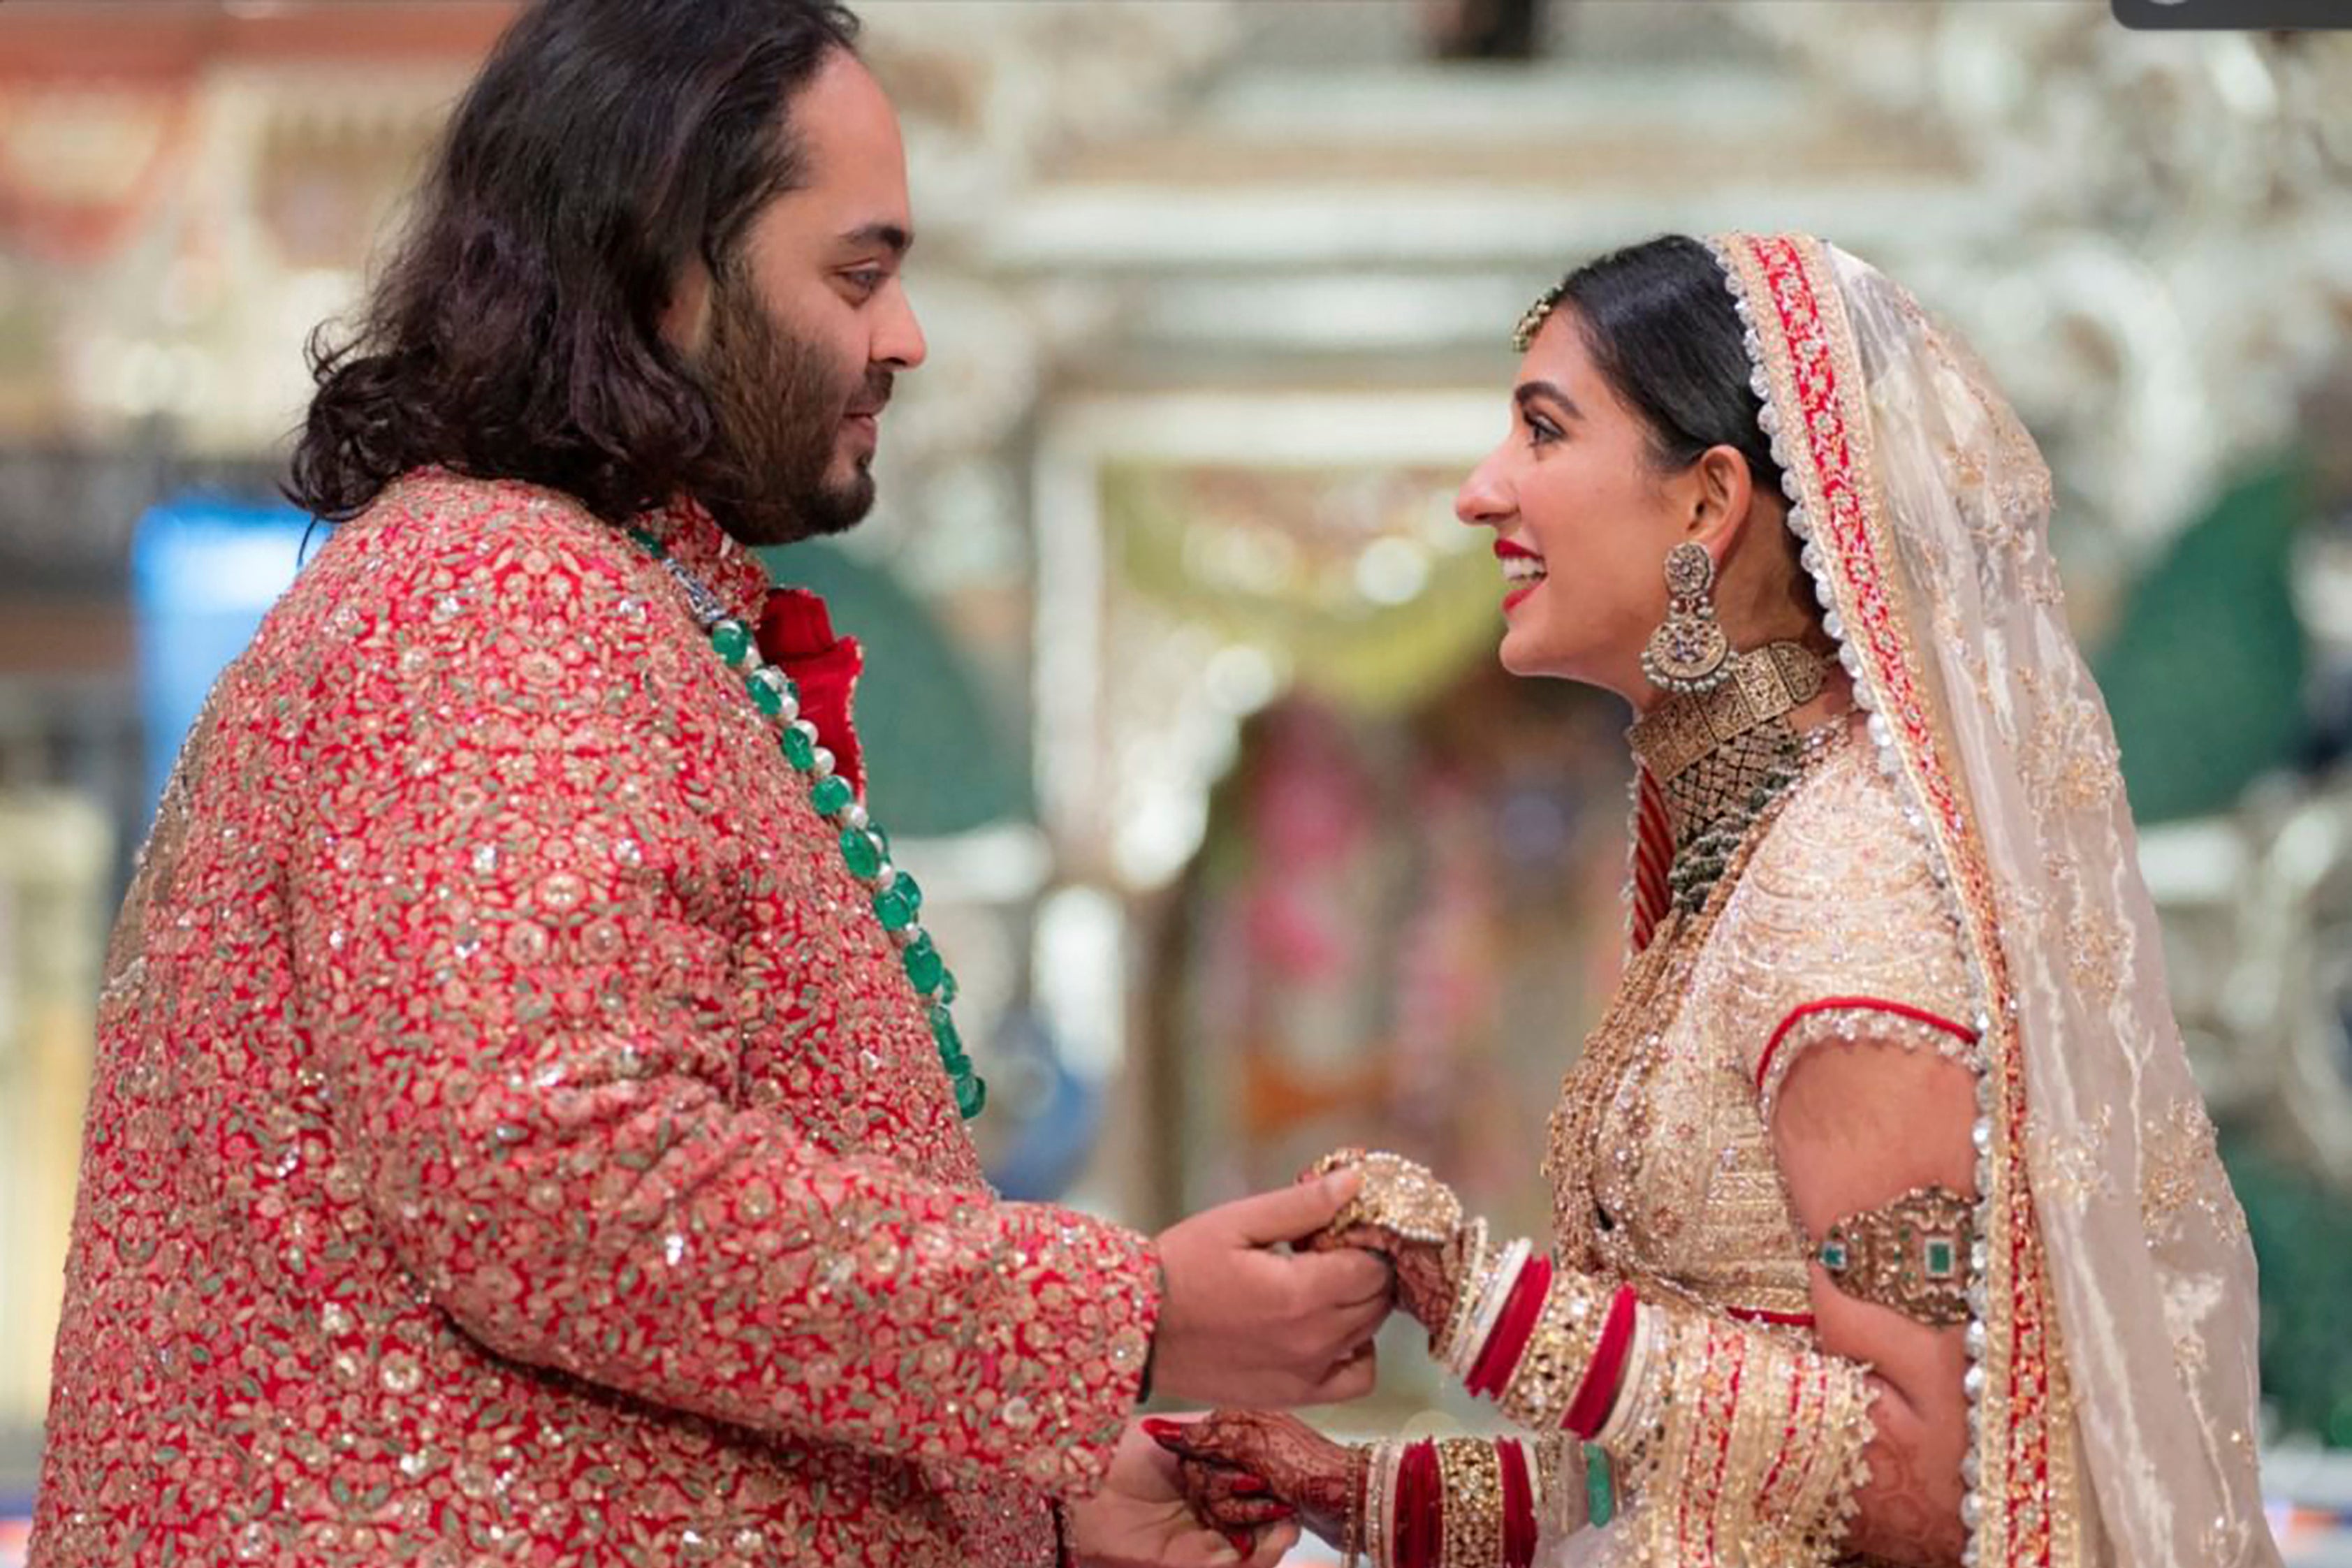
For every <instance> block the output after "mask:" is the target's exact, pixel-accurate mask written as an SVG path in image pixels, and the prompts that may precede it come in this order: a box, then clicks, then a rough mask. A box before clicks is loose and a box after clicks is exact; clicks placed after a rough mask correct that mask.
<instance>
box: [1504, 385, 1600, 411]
mask: <svg viewBox="0 0 2352 1568" xmlns="http://www.w3.org/2000/svg"><path fill="white" fill-rule="evenodd" d="M1511 398H1512V401H1514V402H1517V404H1518V405H1519V407H1520V409H1521V410H1523V411H1524V410H1525V409H1526V408H1527V406H1528V404H1529V403H1531V402H1535V401H1536V399H1538V398H1546V399H1549V401H1550V402H1552V403H1553V404H1554V405H1556V406H1557V407H1558V408H1559V411H1560V413H1564V414H1566V415H1568V417H1569V418H1570V419H1582V418H1583V417H1584V411H1583V410H1582V409H1580V408H1579V407H1577V406H1576V400H1575V399H1574V398H1572V397H1570V396H1569V395H1568V394H1567V393H1566V392H1562V391H1560V390H1559V383H1558V382H1520V383H1519V384H1518V385H1517V386H1516V387H1514V388H1512V389H1511Z"/></svg>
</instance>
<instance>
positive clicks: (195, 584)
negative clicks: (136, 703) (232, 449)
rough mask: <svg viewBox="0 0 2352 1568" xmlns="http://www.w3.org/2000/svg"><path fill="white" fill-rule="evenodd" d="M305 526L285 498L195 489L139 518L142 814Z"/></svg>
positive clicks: (291, 558)
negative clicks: (228, 496) (267, 501)
mask: <svg viewBox="0 0 2352 1568" xmlns="http://www.w3.org/2000/svg"><path fill="white" fill-rule="evenodd" d="M309 530H310V518H309V517H307V516H305V515H304V514H302V513H301V512H299V511H297V510H295V509H294V508H293V507H285V506H270V505H257V504H254V503H251V502H239V501H229V500H222V499H219V498H217V497H203V496H184V497H177V498H175V499H173V500H170V501H166V502H164V503H163V504H162V505H160V506H157V507H153V508H152V509H151V510H149V511H148V513H147V514H146V515H145V516H144V517H141V518H140V519H139V527H138V530H137V532H136V533H135V534H134V536H133V537H132V540H131V603H132V607H133V609H134V611H135V612H136V615H137V622H138V631H139V685H140V706H141V707H142V710H143V717H144V722H143V730H144V739H145V742H146V747H147V803H148V810H149V812H150V813H151V814H152V811H153V810H154V804H155V801H156V800H158V799H159V798H160V797H161V796H162V795H163V784H164V781H165V780H166V779H169V778H170V777H171V772H172V760H173V758H175V757H177V756H178V755H179V751H180V743H181V741H182V740H184V739H185V738H186V737H187V733H188V727H189V726H190V725H193V724H194V723H195V720H196V713H197V710H198V709H200V708H202V707H203V706H204V702H205V694H207V693H208V692H210V691H211V690H212V687H213V682H214V681H215V680H216V679H218V678H219V676H220V673H221V671H222V670H224V669H226V667H227V666H228V664H229V662H230V661H231V660H233V659H235V658H236V656H237V655H238V654H239V653H243V652H244V651H245V645H246V644H247V643H249V642H251V641H252V640H253V633H254V631H255V629H256V628H257V627H258V626H259V625H260V624H261V618H262V616H263V615H264V614H266V613H268V610H269V607H270V606H271V605H272V604H275V603H276V602H277V601H278V595H279V594H281V593H283V592H285V591H286V590H287V587H288V586H289V584H291V583H292V582H293V580H294V573H295V570H296V569H297V568H298V567H299V565H300V563H301V553H302V538H303V535H304V534H305V533H307V532H308V531H309Z"/></svg>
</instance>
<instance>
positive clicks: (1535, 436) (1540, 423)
mask: <svg viewBox="0 0 2352 1568" xmlns="http://www.w3.org/2000/svg"><path fill="white" fill-rule="evenodd" d="M1525 417H1526V422H1527V427H1528V445H1530V446H1546V445H1549V444H1551V443H1552V442H1555V441H1558V440H1559V436H1560V430H1559V426H1558V425H1556V424H1554V423H1552V422H1551V421H1550V420H1548V419H1546V418H1545V417H1544V416H1543V415H1541V414H1539V413H1530V414H1528V415H1526V416H1525Z"/></svg>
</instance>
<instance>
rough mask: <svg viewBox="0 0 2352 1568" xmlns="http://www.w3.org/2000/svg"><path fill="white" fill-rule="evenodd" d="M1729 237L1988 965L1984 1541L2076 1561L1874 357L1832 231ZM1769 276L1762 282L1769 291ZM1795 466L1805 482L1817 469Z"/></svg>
mask: <svg viewBox="0 0 2352 1568" xmlns="http://www.w3.org/2000/svg"><path fill="white" fill-rule="evenodd" d="M1725 245H1726V248H1727V250H1729V251H1731V252H1733V253H1734V255H1735V259H1743V260H1744V261H1745V262H1746V263H1747V266H1746V267H1744V268H1743V271H1745V272H1746V273H1747V274H1748V277H1747V282H1748V287H1747V288H1746V290H1745V292H1746V293H1747V296H1748V309H1749V312H1750V315H1751V318H1752V319H1753V322H1754V325H1755V326H1756V328H1757V329H1758V331H1759V336H1761V335H1762V334H1764V333H1766V332H1768V331H1769V332H1774V333H1777V335H1778V336H1779V339H1780V344H1781V346H1782V347H1783V348H1784V350H1786V352H1785V354H1784V360H1783V362H1784V363H1785V365H1786V366H1787V372H1786V374H1785V376H1781V375H1775V376H1773V378H1772V379H1773V381H1774V382H1775V392H1776V397H1775V402H1778V403H1780V405H1781V406H1780V422H1781V433H1782V434H1781V439H1782V442H1783V444H1784V445H1788V446H1794V445H1797V444H1801V445H1802V447H1803V449H1804V457H1805V459H1806V460H1807V462H1808V464H1809V465H1810V467H1811V471H1812V472H1811V478H1812V479H1813V481H1814V483H1815V484H1816V485H1817V486H1818V492H1817V493H1816V494H1812V495H1806V496H1802V497H1801V498H1803V499H1804V501H1805V503H1806V515H1807V517H1809V518H1810V519H1811V528H1812V531H1813V537H1814V538H1816V539H1818V540H1820V541H1822V552H1823V553H1824V554H1825V555H1826V556H1827V557H1828V559H1829V560H1830V563H1831V566H1832V571H1833V573H1834V580H1833V581H1832V592H1833V595H1834V597H1835V598H1836V600H1837V601H1838V609H1839V613H1840V616H1841V618H1842V619H1843V622H1844V626H1845V632H1844V641H1845V643H1846V645H1847V646H1849V647H1851V648H1853V649H1854V651H1855V653H1856V655H1857V658H1858V660H1859V661H1860V663H1861V664H1862V665H1863V669H1862V671H1861V672H1860V674H1861V678H1862V680H1863V681H1864V683H1865V685H1867V687H1868V689H1869V691H1870V693H1871V694H1872V696H1873V698H1874V703H1875V705H1876V708H1875V711H1876V713H1877V714H1878V716H1880V717H1881V718H1883V720H1884V721H1885V724H1886V725H1887V726H1889V727H1891V728H1892V729H1893V730H1894V732H1895V736H1894V738H1895V739H1896V740H1897V741H1898V742H1899V746H1898V750H1899V752H1900V754H1901V758H1902V760H1903V763H1904V765H1905V768H1906V772H1907V774H1908V777H1909V778H1910V780H1911V782H1912V784H1913V785H1914V786H1915V788H1916V793H1917V795H1918V798H1919V800H1920V802H1921V804H1922V805H1924V806H1925V807H1926V808H1927V811H1928V813H1929V814H1930V816H1931V818H1932V820H1933V826H1934V829H1935V831H1936V834H1937V839H1938V840H1939V841H1940V847H1941V849H1942V851H1943V853H1944V856H1945V863H1946V864H1947V865H1948V868H1949V870H1950V873H1951V876H1952V878H1953V885H1954V890H1955V892H1956V893H1957V894H1958V896H1959V902H1960V904H1961V907H1962V909H1963V911H1964V913H1965V915H1966V918H1967V920H1968V922H1969V926H1970V931H1969V936H1970V937H1971V945H1972V946H1974V948H1975V950H1976V953H1977V956H1978V958H1979V964H1980V966H1981V967H1982V971H1983V974H1984V977H1985V988H1986V994H1987V998H1988V1011H1989V1013H1990V1030H1988V1031H1987V1032H1988V1036H1989V1038H1988V1039H1987V1040H1986V1041H1985V1044H1986V1048H1987V1051H1988V1061H1989V1066H1988V1069H1987V1070H1988V1071H1990V1072H1991V1073H1992V1074H1993V1075H1994V1082H1995V1086H1996V1088H1997V1091H1998V1095H1997V1102H1996V1103H1997V1108H1998V1114H1997V1115H1996V1116H1995V1117H1994V1119H1993V1135H1994V1144H1993V1149H1992V1155H1993V1161H1994V1176H1995V1191H1994V1193H1993V1195H1992V1197H1993V1199H1994V1202H1993V1205H1992V1210H1993V1213H1992V1218H1993V1222H1994V1225H1995V1227H1996V1228H1995V1231H1994V1236H1993V1247H1994V1256H1993V1257H1992V1259H1991V1260H1990V1261H1991V1264H1992V1267H1991V1269H1990V1270H1989V1278H1988V1288H1989V1289H1990V1290H1991V1291H1994V1292H1995V1293H1996V1294H1997V1295H1998V1296H1999V1297H2000V1299H2001V1301H2003V1302H2004V1303H2005V1304H2006V1305H2007V1307H2008V1310H2009V1316H2008V1321H2007V1322H2006V1323H2002V1322H1998V1321H1989V1322H1987V1323H1986V1325H1985V1330H1986V1346H1985V1354H1984V1356H1983V1358H1982V1359H1981V1360H1980V1362H1979V1366H1980V1368H1981V1369H1982V1371H1983V1374H1984V1376H1985V1380H1986V1382H1985V1388H1984V1392H1983V1397H1982V1402H1981V1403H1980V1405H1979V1419H1980V1420H1999V1421H2000V1422H2001V1423H2003V1425H2004V1426H2005V1427H2006V1440H2005V1441H2004V1442H2003V1443H2001V1444H2000V1446H1999V1448H1998V1449H1989V1446H1988V1445H1987V1444H1986V1443H1985V1442H1984V1440H1983V1437H1982V1436H1981V1433H1979V1438H1978V1442H1977V1448H1978V1452H1979V1463H1980V1476H1979V1486H1978V1497H1979V1506H1980V1508H1981V1510H1982V1512H1981V1514H1980V1521H1979V1526H1978V1529H1977V1531H1976V1534H1977V1538H1978V1542H1979V1552H1980V1553H1982V1554H1983V1555H1982V1560H1983V1561H1985V1562H1988V1563H2001V1564H2003V1565H2005V1568H2016V1565H2023V1564H2032V1565H2034V1568H2043V1565H2049V1564H2053V1563H2064V1562H2068V1561H2071V1560H2072V1559H2073V1557H2074V1552H2071V1551H2068V1552H2065V1555H2064V1556H2063V1558H2062V1557H2061V1556H2059V1555H2058V1553H2059V1552H2060V1550H2061V1545H2060V1543H2061V1542H2062V1541H2065V1540H2071V1539H2072V1531H2066V1530H2063V1527H2061V1526H2060V1521H2056V1520H2055V1519H2054V1517H2053V1516H2054V1514H2055V1513H2056V1511H2058V1510H2060V1509H2068V1508H2072V1507H2073V1506H2074V1501H2075V1500H2074V1499H2073V1498H2071V1497H2061V1496H2059V1495H2058V1494H2059V1493H2060V1492H2061V1491H2063V1490H2065V1489H2064V1488H2063V1485H2062V1484H2061V1482H2060V1479H2059V1478H2060V1472H2061V1470H2062V1469H2067V1468H2069V1467H2068V1466H2067V1459H2066V1455H2067V1454H2068V1453H2070V1452H2071V1450H2069V1449H2066V1448H2064V1442H2070V1441H2071V1434H2069V1435H2068V1436H2067V1437H2066V1438H2065V1439H2064V1440H2063V1441H2062V1444H2061V1448H2060V1449H2059V1451H2057V1452H2053V1446H2052V1442H2051V1435H2050V1434H2051V1423H2052V1422H2053V1421H2054V1420H2071V1418H2072V1413H2071V1411H2070V1410H2069V1409H2068V1407H2067V1404H2066V1401H2065V1397H2064V1395H2063V1366H2062V1365H2061V1364H2059V1361H2058V1357H2057V1354H2056V1347H2055V1344H2054V1338H2055V1319H2054V1314H2053V1302H2052V1300H2051V1296H2050V1288H2049V1281H2048V1276H2047V1273H2046V1270H2044V1269H2043V1267H2042V1243H2041V1231H2040V1228H2039V1227H2038V1226H2037V1225H2036V1224H2035V1221H2034V1215H2033V1198H2032V1188H2031V1186H2030V1183H2029V1182H2028V1179H2027V1175H2026V1169H2025V1131H2026V1122H2025V1110H2026V1107H2025V1080H2024V1065H2023V1058H2022V1053H2021V1051H2020V1050H2019V1042H2018V1037H2017V1025H2016V1021H2015V1018H2014V1016H2013V1012H2012V1009H2011V1006H2010V1002H2011V996H2012V984H2011V978H2010V975H2009V967H2008V962H2007V958H2006V956H2005V954H2004V952H2003V950H2002V947H2001V945H2000V931H1999V917H1998V912H1997V909H1996V905H1995V902H1994V898H1993V893H1992V880H1991V875H1990V870H1989V868H1988V867H1987V865H1986V862H1985V859H1984V854H1983V845H1982V841H1981V840H1980V839H1979V837H1978V835H1977V832H1976V829H1975V824H1974V823H1973V821H1971V820H1970V817H1969V807H1968V803H1967V801H1966V800H1965V798H1964V796H1963V795H1962V793H1961V791H1960V790H1959V789H1958V787H1957V786H1956V783H1955V781H1954V779H1953V777H1952V775H1951V773H1950V771H1949V769H1948V767H1947V765H1946V762H1945V760H1944V757H1943V750H1942V747H1941V744H1940V740H1939V737H1938V734H1937V727H1936V725H1935V721H1934V719H1933V717H1932V715H1931V707H1930V703H1929V700H1928V698H1927V694H1926V692H1925V690H1924V688H1923V684H1922V682H1921V680H1920V678H1919V674H1918V670H1917V667H1916V664H1915V662H1914V658H1913V653H1912V650H1911V647H1910V645H1909V643H1908V641H1907V639H1906V632H1905V630H1904V627H1903V624H1902V621H1901V618H1900V617H1899V616H1898V615H1897V614H1896V613H1895V610H1894V608H1893V606H1892V604H1891V603H1890V600H1889V588H1888V583H1889V577H1888V574H1887V571H1886V570H1885V559H1886V551H1887V549H1889V548H1890V546H1889V542H1888V541H1886V540H1885V539H1884V538H1883V537H1882V535H1883V528H1884V515H1883V513H1882V512H1881V510H1880V509H1879V507H1878V506H1877V504H1876V499H1877V498H1876V497H1875V496H1874V493H1873V489H1874V485H1875V483H1876V476H1875V473H1874V469H1873V467H1872V465H1871V462H1870V455H1869V451H1868V439H1869V425H1868V423H1867V421H1866V419H1865V418H1862V417H1859V411H1858V408H1857V406H1856V404H1855V403H1854V402H1853V401H1851V400H1855V399H1859V398H1860V397H1861V396H1862V379H1861V372H1860V366H1859V363H1858V361H1857V358H1856V355H1855V353H1854V349H1853V342H1852V340H1851V337H1850V335H1849V334H1848V333H1847V332H1846V331H1845V330H1844V327H1845V323H1844V321H1843V315H1842V314H1840V315H1839V316H1838V318H1837V319H1835V320H1834V321H1832V320H1831V319H1829V313H1828V312H1826V311H1825V310H1824V309H1823V307H1822V299H1823V298H1824V297H1825V296H1827V297H1829V298H1832V299H1834V295H1833V293H1832V287H1833V286H1832V284H1831V282H1830V280H1829V279H1828V278H1827V277H1826V275H1823V276H1821V277H1817V276H1816V268H1817V267H1822V266H1823V265H1824V264H1825V262H1826V257H1825V256H1822V254H1821V252H1820V250H1819V247H1818V242H1813V241H1808V240H1803V239H1800V238H1796V237H1791V236H1774V237H1758V236H1754V235H1736V236H1732V237H1731V238H1729V239H1727V241H1726V242H1725ZM1739 252H1745V256H1744V257H1741V256H1738V253H1739ZM1758 282H1760V283H1761V284H1762V285H1763V287H1762V289H1761V290H1759V289H1758V288H1757V287H1754V285H1755V284H1756V283H1758ZM1768 373H1769V371H1768ZM1790 398H1793V400H1794V406H1793V407H1791V406H1789V404H1788V401H1787V400H1789V399H1790ZM1791 414H1794V415H1795V416H1796V417H1795V418H1793V419H1792V418H1791V417H1790V415H1791ZM1790 455H1791V456H1792V457H1793V456H1795V453H1794V452H1791V453H1790ZM1790 477H1791V479H1792V480H1794V481H1795V482H1796V484H1797V485H1798V486H1799V488H1800V490H1801V491H1802V489H1803V486H1804V481H1805V478H1806V477H1807V476H1804V475H1801V474H1794V475H1791V476H1790Z"/></svg>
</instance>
